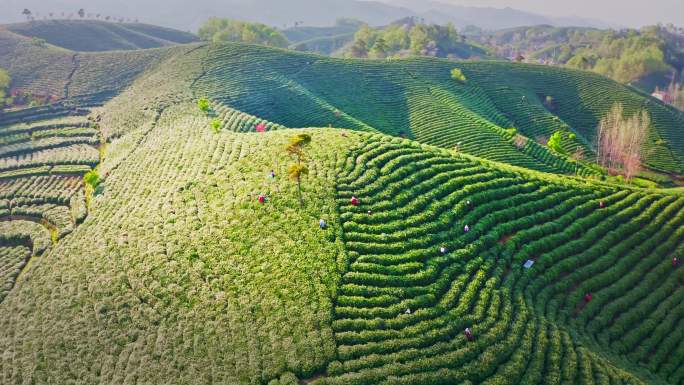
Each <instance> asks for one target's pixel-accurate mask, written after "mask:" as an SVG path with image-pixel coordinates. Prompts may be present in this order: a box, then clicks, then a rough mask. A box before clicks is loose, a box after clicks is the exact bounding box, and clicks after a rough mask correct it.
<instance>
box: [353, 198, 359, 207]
mask: <svg viewBox="0 0 684 385" xmlns="http://www.w3.org/2000/svg"><path fill="white" fill-rule="evenodd" d="M351 204H352V206H358V205H359V200H358V199H357V198H356V197H354V196H353V197H351Z"/></svg>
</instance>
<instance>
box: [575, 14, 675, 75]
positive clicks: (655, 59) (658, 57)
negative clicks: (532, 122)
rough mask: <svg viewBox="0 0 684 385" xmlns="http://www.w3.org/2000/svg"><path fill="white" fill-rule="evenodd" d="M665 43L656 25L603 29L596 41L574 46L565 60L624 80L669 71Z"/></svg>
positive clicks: (582, 67)
mask: <svg viewBox="0 0 684 385" xmlns="http://www.w3.org/2000/svg"><path fill="white" fill-rule="evenodd" d="M665 45H666V44H665V41H664V39H663V38H662V37H661V36H660V34H659V29H658V28H657V27H649V28H644V29H643V30H641V31H636V30H630V31H627V32H624V33H618V32H615V31H607V32H604V34H603V37H602V39H601V40H600V41H597V42H595V43H593V44H591V45H589V46H587V47H586V48H579V49H577V50H575V51H574V55H573V56H572V57H571V58H570V59H569V60H568V62H567V63H566V64H567V65H568V66H570V67H574V68H580V69H585V70H591V71H594V72H598V73H600V74H602V75H605V76H608V77H610V78H613V79H615V80H617V81H619V82H623V83H627V82H631V81H635V80H638V79H640V78H643V77H644V76H647V75H649V74H652V73H657V72H668V71H671V70H672V69H673V67H672V66H671V65H670V64H669V63H668V62H667V61H666V54H665V50H666V48H665Z"/></svg>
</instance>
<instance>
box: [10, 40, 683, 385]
mask: <svg viewBox="0 0 684 385" xmlns="http://www.w3.org/2000/svg"><path fill="white" fill-rule="evenodd" d="M0 37H1V36H0ZM1 46H2V45H1V44H0V47H1ZM50 49H52V48H50ZM50 52H53V53H54V54H57V53H58V52H59V51H58V50H53V51H50ZM137 53H138V52H137V51H132V52H126V53H121V52H112V53H106V55H111V56H104V55H105V54H100V53H98V54H80V53H79V54H78V57H82V58H85V57H86V55H93V56H92V57H90V56H88V57H89V58H90V59H92V60H95V59H97V60H103V62H102V64H91V65H88V66H83V63H85V61H83V62H79V66H78V68H76V70H75V71H74V73H73V74H72V76H67V78H66V79H67V80H66V83H67V84H68V91H69V92H68V93H66V92H65V93H63V94H62V100H61V101H60V102H58V103H54V104H53V105H49V106H43V107H36V108H31V109H27V110H20V111H14V112H9V113H5V114H3V115H1V116H0V384H3V385H4V384H9V385H15V384H17V385H18V384H112V385H114V384H184V385H190V384H197V385H199V384H216V385H219V384H220V385H223V384H264V385H294V384H317V385H332V384H359V385H365V384H469V385H474V384H491V385H494V384H592V385H599V384H611V385H612V384H662V385H665V384H678V385H682V384H684V369H683V368H684V317H683V316H684V302H683V301H684V288H683V285H684V266H680V263H679V260H681V259H682V251H683V250H684V243H683V241H684V226H682V224H683V223H682V222H684V197H683V196H682V195H681V191H680V190H678V189H672V190H668V189H638V188H633V187H629V186H626V185H617V184H611V183H606V182H601V181H597V180H596V179H598V178H599V177H600V175H601V174H602V172H601V171H600V170H598V169H597V168H595V167H592V166H589V165H587V164H584V163H583V164H575V163H574V162H573V161H572V160H571V159H569V158H567V157H566V156H563V155H559V154H556V153H553V152H551V151H550V150H548V149H547V148H546V147H545V146H541V145H539V144H537V142H536V137H537V136H545V135H548V134H550V133H552V132H554V130H555V129H557V128H558V127H557V126H558V125H563V127H565V128H566V129H567V130H570V131H571V132H574V133H576V138H575V139H574V140H569V141H568V142H567V143H564V146H566V147H567V148H568V149H572V148H573V147H577V146H581V147H584V148H585V149H586V150H587V152H589V154H590V155H591V153H590V151H591V146H590V142H591V136H592V135H593V130H594V129H595V127H596V123H597V121H598V120H600V118H601V117H602V115H603V114H604V113H605V112H606V111H607V110H609V109H610V107H611V105H612V103H611V102H612V101H621V102H623V104H624V105H625V106H626V107H625V108H626V110H628V111H635V110H638V109H639V108H642V107H643V108H646V109H648V110H649V111H650V112H651V114H652V118H653V119H652V120H653V131H652V135H653V137H652V138H651V140H650V141H649V143H648V145H647V146H645V147H646V148H644V154H646V156H647V161H648V162H649V163H648V164H649V166H651V167H652V168H654V169H659V170H663V171H673V172H674V171H677V170H680V168H681V167H682V165H683V163H682V162H681V159H682V158H681V155H680V154H681V153H682V152H684V142H683V143H680V142H679V139H678V138H679V136H678V132H679V131H680V130H679V128H680V127H681V125H680V122H682V120H683V119H684V117H683V116H682V115H681V113H678V112H676V111H674V110H671V109H669V108H667V107H665V106H663V105H661V104H659V103H658V102H655V101H654V100H652V99H650V98H647V97H644V96H642V95H640V94H638V93H636V92H635V91H633V90H631V89H629V88H626V87H624V86H621V85H618V84H617V83H614V82H612V81H609V80H606V79H604V78H601V77H598V76H596V75H590V74H586V73H584V72H578V71H568V70H560V69H555V68H547V67H540V66H530V65H519V64H504V63H489V62H473V63H457V64H454V63H451V62H447V61H442V60H431V59H415V60H400V61H389V62H388V61H354V60H341V59H329V58H323V57H318V56H313V55H308V54H302V53H293V52H289V51H284V50H276V49H267V48H261V47H256V46H246V45H239V44H223V45H189V46H178V47H173V48H163V49H157V50H149V51H141V53H140V55H137ZM70 55H72V56H73V54H70ZM82 55H83V56H82ZM145 55H148V56H145ZM143 57H144V58H143ZM141 58H142V59H141ZM90 59H88V60H90ZM138 59H139V60H140V61H139V62H136V60H138ZM27 60H28V59H27ZM46 60H47V59H46ZM118 60H123V61H124V62H130V63H132V64H131V67H126V66H119V64H117V63H120V62H118ZM92 63H95V62H92ZM134 63H139V64H134ZM107 66H110V67H107ZM455 66H458V67H459V68H460V69H462V72H463V74H464V76H465V77H466V81H465V82H456V81H454V80H453V79H451V77H450V72H451V69H453V68H454V67H455ZM67 67H69V66H67ZM73 68H74V67H71V69H72V70H73ZM55 71H57V72H55V73H56V74H57V73H60V72H59V71H60V70H57V69H55ZM117 71H118V72H117ZM108 72H109V75H110V76H113V78H111V80H107V79H105V78H106V76H105V73H108ZM15 73H16V72H15ZM18 73H21V71H19V72H18ZM60 76H61V75H60ZM43 79H45V81H49V82H52V83H50V84H55V85H56V84H58V81H57V80H55V79H63V78H60V77H59V76H55V77H52V76H48V75H46V76H45V77H44V78H43ZM117 79H119V80H117ZM60 81H61V80H60ZM109 81H111V83H108V82H109ZM22 84H31V80H30V79H28V78H26V79H24V78H20V80H19V85H20V86H21V85H22ZM62 86H63V85H62ZM596 95H600V97H599V96H596ZM64 96H68V97H64ZM523 96H524V98H523ZM546 96H552V97H553V100H554V103H553V104H552V105H548V104H545V103H544V102H545V100H546ZM201 98H206V99H207V101H208V103H207V108H205V110H206V111H202V110H201V109H200V108H198V100H199V99H201ZM511 128H515V129H516V130H511ZM301 133H305V134H308V135H310V137H311V144H310V145H309V146H307V147H305V149H304V152H305V154H306V157H305V160H304V163H305V164H306V165H307V166H308V171H309V172H308V174H307V175H303V177H302V180H301V186H302V194H303V204H300V201H299V199H298V190H297V182H296V181H295V180H293V179H292V178H290V177H289V175H288V171H289V170H291V166H292V165H293V164H294V163H296V160H295V159H294V158H293V157H292V156H290V155H288V153H287V151H286V149H285V147H286V144H287V143H288V141H289V140H290V139H291V138H292V137H293V136H295V135H297V134H301ZM401 136H405V137H406V138H402V137H401ZM521 137H522V140H521ZM656 142H657V143H656ZM91 170H96V171H97V172H98V173H99V176H100V184H99V186H98V187H97V188H96V189H94V190H91V189H85V188H84V178H83V175H84V174H85V173H86V172H88V171H91ZM575 174H578V175H575ZM321 219H323V220H324V222H325V225H326V226H322V227H321V226H320V220H321ZM677 258H678V259H677ZM466 330H467V332H466Z"/></svg>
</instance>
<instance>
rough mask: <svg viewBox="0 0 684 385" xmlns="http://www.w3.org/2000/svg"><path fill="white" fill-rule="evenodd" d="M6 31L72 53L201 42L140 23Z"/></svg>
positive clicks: (50, 24)
mask: <svg viewBox="0 0 684 385" xmlns="http://www.w3.org/2000/svg"><path fill="white" fill-rule="evenodd" d="M5 28H7V30H9V31H11V32H13V33H16V34H18V35H21V36H25V37H29V38H39V39H44V40H45V41H46V42H47V43H49V44H52V45H54V46H57V47H61V48H65V49H68V50H72V51H80V52H93V51H115V50H137V49H144V48H159V47H165V46H170V45H175V44H187V43H193V42H197V41H199V38H198V37H197V36H196V35H194V34H191V33H188V32H183V31H178V30H175V29H171V28H164V27H158V26H154V25H148V24H141V23H113V22H112V23H109V22H105V21H96V20H34V21H31V22H28V23H17V24H10V25H7V26H6V27H5Z"/></svg>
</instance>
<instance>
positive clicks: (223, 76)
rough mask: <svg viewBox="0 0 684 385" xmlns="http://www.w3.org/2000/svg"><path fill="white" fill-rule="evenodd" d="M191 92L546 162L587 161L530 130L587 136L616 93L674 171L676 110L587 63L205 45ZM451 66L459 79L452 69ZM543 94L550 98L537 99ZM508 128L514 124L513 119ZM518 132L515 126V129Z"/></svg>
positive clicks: (544, 167)
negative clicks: (564, 65) (647, 122)
mask: <svg viewBox="0 0 684 385" xmlns="http://www.w3.org/2000/svg"><path fill="white" fill-rule="evenodd" d="M207 50H208V52H206V53H205V55H206V57H205V59H204V60H203V63H204V64H203V69H204V71H205V75H204V76H202V77H201V78H199V79H198V80H197V81H196V82H195V83H194V91H195V94H196V95H198V96H204V97H208V98H210V99H213V100H215V101H216V102H218V103H220V104H223V105H225V106H227V107H231V108H233V109H237V110H239V111H242V112H246V113H249V114H251V115H254V116H258V117H261V118H263V119H267V120H269V121H272V122H275V123H278V124H281V125H283V126H286V127H312V126H313V127H327V126H329V125H332V126H334V127H346V128H352V129H356V130H363V131H375V132H383V133H386V134H391V135H395V136H406V137H409V138H413V139H416V140H418V141H420V142H423V143H428V144H432V145H438V146H440V147H444V148H449V149H452V148H454V147H455V146H457V145H458V147H459V149H460V150H461V151H464V152H466V153H469V154H472V155H476V156H480V157H484V158H488V159H492V160H496V161H501V162H505V163H510V164H514V165H518V166H521V167H526V168H531V169H535V170H539V171H547V172H556V173H574V171H575V169H576V168H577V169H578V171H579V172H580V174H582V175H587V176H588V175H592V174H595V173H596V171H595V170H593V169H591V168H585V167H582V166H579V167H576V166H577V165H576V164H575V163H574V162H573V161H572V160H570V159H568V158H566V157H564V156H559V155H558V154H553V153H550V152H549V151H548V149H547V148H545V147H544V146H540V145H538V144H537V143H536V141H537V140H538V139H540V138H546V139H548V138H549V137H550V136H551V135H552V134H553V133H554V132H555V131H556V130H559V129H566V130H569V131H570V132H573V133H575V134H576V139H574V140H566V141H565V142H564V143H563V146H564V147H565V148H566V149H567V150H568V151H570V152H574V151H575V150H576V149H577V148H578V147H580V148H582V149H583V150H584V152H585V154H586V156H587V159H588V160H591V159H592V158H593V153H592V150H591V149H592V146H591V143H592V142H593V141H594V136H595V132H596V131H595V129H596V127H597V125H598V122H599V121H600V119H601V118H602V117H603V116H605V114H606V113H607V112H608V111H609V110H610V108H611V107H612V105H613V104H614V103H621V104H623V105H624V106H625V111H626V112H627V113H634V112H636V111H638V110H640V109H642V108H644V109H646V110H647V111H648V112H649V114H650V116H651V117H652V120H653V124H652V126H653V127H652V128H653V129H652V130H651V137H650V139H649V141H648V143H647V145H646V146H645V148H644V149H643V151H644V157H645V160H646V164H647V165H648V166H649V167H651V168H654V169H656V170H662V171H667V172H675V173H679V172H680V171H681V170H684V168H683V167H682V166H683V165H684V163H682V159H684V158H682V154H684V143H680V142H681V141H680V139H678V138H679V134H678V132H679V130H678V129H676V128H675V127H681V126H682V125H684V114H682V113H681V112H678V111H676V110H674V109H671V108H669V107H666V106H665V105H663V104H662V103H659V102H657V101H655V100H654V99H652V98H650V97H645V96H643V95H642V94H640V93H638V92H637V91H635V90H632V89H629V88H627V87H625V86H623V85H620V84H618V83H616V82H613V81H610V80H608V79H606V78H603V77H600V76H598V75H595V74H590V73H586V72H581V71H572V70H565V69H559V68H554V67H548V66H536V65H522V64H513V63H497V62H464V63H456V64H455V63H453V62H449V61H446V60H438V59H426V58H421V59H406V60H392V61H384V60H383V61H372V60H365V61H358V60H341V59H330V58H323V57H320V56H315V55H306V54H298V53H292V52H286V51H280V50H274V49H269V48H264V47H255V46H246V45H236V44H225V45H218V46H212V47H209V48H207ZM454 67H458V68H460V69H461V70H462V71H463V73H464V74H465V76H466V78H467V79H468V80H467V81H466V82H465V83H458V82H455V81H454V80H452V79H451V77H450V73H451V69H453V68H454ZM547 96H551V97H552V98H553V100H554V105H553V108H552V109H551V108H549V107H548V106H545V105H544V101H545V100H546V97H547ZM511 128H514V129H515V130H511ZM516 134H517V135H516Z"/></svg>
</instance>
